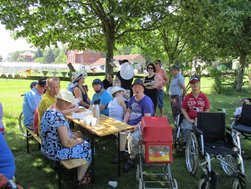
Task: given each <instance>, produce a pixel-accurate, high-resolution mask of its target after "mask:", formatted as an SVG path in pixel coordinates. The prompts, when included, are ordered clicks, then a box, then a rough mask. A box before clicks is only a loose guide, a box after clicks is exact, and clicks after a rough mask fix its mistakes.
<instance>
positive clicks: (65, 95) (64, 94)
mask: <svg viewBox="0 0 251 189" xmlns="http://www.w3.org/2000/svg"><path fill="white" fill-rule="evenodd" d="M56 98H59V99H62V100H64V101H66V102H70V103H72V104H75V103H76V99H75V97H74V96H73V94H72V92H70V91H69V90H66V89H63V90H60V91H59V93H58V95H56Z"/></svg>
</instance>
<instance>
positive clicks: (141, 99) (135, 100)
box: [123, 79, 154, 172]
mask: <svg viewBox="0 0 251 189" xmlns="http://www.w3.org/2000/svg"><path fill="white" fill-rule="evenodd" d="M132 90H133V94H134V96H133V97H132V98H131V99H130V101H129V103H128V109H127V111H126V114H125V117H124V122H125V123H127V124H129V125H133V126H135V129H134V131H133V132H130V133H129V134H128V137H127V139H128V153H129V155H130V158H129V160H128V161H127V162H126V164H125V166H124V169H123V170H124V172H128V171H129V170H130V169H131V168H132V167H134V164H135V156H136V154H137V153H138V149H139V146H138V143H139V139H140V131H139V126H140V123H141V119H142V117H143V116H153V114H154V108H153V102H152V100H151V99H150V97H148V96H146V95H145V94H144V85H143V81H142V80H141V79H136V80H135V81H134V83H133V86H132Z"/></svg>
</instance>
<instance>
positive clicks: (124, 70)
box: [120, 62, 134, 80]
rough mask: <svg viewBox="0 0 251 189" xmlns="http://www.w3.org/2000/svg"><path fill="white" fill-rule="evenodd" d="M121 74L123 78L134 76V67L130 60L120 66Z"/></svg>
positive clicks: (127, 78)
mask: <svg viewBox="0 0 251 189" xmlns="http://www.w3.org/2000/svg"><path fill="white" fill-rule="evenodd" d="M120 75H121V77H122V78H123V79H125V80H129V79H132V78H133V76H134V68H133V66H132V64H130V63H129V62H126V63H123V64H122V65H121V66H120Z"/></svg>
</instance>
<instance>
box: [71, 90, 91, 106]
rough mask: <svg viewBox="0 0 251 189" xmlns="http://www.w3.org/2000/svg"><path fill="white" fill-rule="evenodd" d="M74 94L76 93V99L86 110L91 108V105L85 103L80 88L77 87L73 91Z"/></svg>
mask: <svg viewBox="0 0 251 189" xmlns="http://www.w3.org/2000/svg"><path fill="white" fill-rule="evenodd" d="M73 93H74V95H75V97H76V98H77V99H79V100H80V105H82V106H84V107H85V108H89V104H87V103H86V102H84V101H83V97H82V92H81V90H80V88H78V87H75V88H74V90H73Z"/></svg>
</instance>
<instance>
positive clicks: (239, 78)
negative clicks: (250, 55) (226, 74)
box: [236, 52, 247, 92]
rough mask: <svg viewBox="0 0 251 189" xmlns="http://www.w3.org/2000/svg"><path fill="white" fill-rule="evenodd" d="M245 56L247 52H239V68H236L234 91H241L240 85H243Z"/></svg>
mask: <svg viewBox="0 0 251 189" xmlns="http://www.w3.org/2000/svg"><path fill="white" fill-rule="evenodd" d="M246 58H247V54H246V53H243V52H241V53H240V61H239V63H240V68H239V69H238V72H237V78H236V82H237V83H236V91H237V92H241V90H242V86H243V76H244V70H245V66H246Z"/></svg>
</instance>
